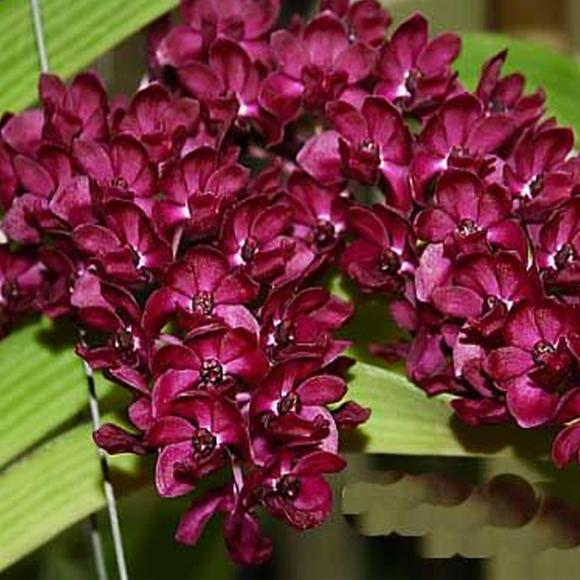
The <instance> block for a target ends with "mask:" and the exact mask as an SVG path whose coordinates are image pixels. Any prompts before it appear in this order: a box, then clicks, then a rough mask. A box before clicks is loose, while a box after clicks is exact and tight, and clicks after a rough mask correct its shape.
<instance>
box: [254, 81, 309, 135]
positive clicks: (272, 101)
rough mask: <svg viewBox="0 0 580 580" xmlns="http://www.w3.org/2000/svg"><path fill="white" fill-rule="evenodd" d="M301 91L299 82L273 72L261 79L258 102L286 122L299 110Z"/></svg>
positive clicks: (301, 87) (302, 89)
mask: <svg viewBox="0 0 580 580" xmlns="http://www.w3.org/2000/svg"><path fill="white" fill-rule="evenodd" d="M303 91H304V88H303V86H302V84H301V83H299V82H298V81H295V80H293V79H291V78H290V77H289V76H287V75H285V74H283V73H276V72H275V73H272V74H271V75H270V76H268V77H267V78H266V79H264V81H262V84H261V86H260V94H259V102H260V105H261V106H262V107H264V109H266V111H268V112H269V113H272V115H274V116H275V117H277V118H278V119H280V120H281V121H282V122H283V123H287V122H289V121H292V120H293V119H294V118H295V117H296V116H297V114H298V112H299V111H300V107H301V105H302V93H303Z"/></svg>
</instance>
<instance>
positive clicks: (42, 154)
mask: <svg viewBox="0 0 580 580" xmlns="http://www.w3.org/2000/svg"><path fill="white" fill-rule="evenodd" d="M278 9H279V6H278V3H277V2H276V1H270V2H255V1H249V0H248V1H246V2H239V1H237V0H236V1H232V2H220V3H219V11H218V10H217V8H216V4H215V3H214V2H205V1H185V2H183V3H182V12H183V17H184V24H183V25H181V26H178V27H177V28H173V29H169V30H154V31H153V33H152V35H151V39H150V42H151V46H150V65H151V80H150V82H148V83H146V84H145V85H144V86H142V87H141V88H140V90H139V91H138V92H137V93H136V94H135V95H134V96H133V97H132V98H131V99H114V100H111V99H109V98H108V96H107V94H106V91H105V89H104V87H103V85H102V83H101V81H100V80H99V78H98V77H97V76H96V75H94V74H92V73H82V74H79V75H78V76H77V77H75V78H74V79H73V80H72V82H71V83H70V85H68V86H67V85H65V84H64V83H63V82H62V81H61V80H60V79H59V78H57V77H56V76H53V75H43V76H42V77H41V79H40V83H39V98H40V104H41V106H40V108H39V109H37V110H32V111H28V112H25V113H22V114H18V115H7V116H5V117H4V118H3V119H2V122H1V125H0V203H1V205H2V212H3V219H2V232H3V235H4V236H5V238H6V241H7V242H9V245H8V244H6V245H4V246H2V248H1V253H0V272H1V275H0V284H1V290H2V292H1V297H2V298H1V302H0V312H1V314H2V316H1V324H2V326H1V327H2V329H3V331H6V330H8V329H9V328H10V325H11V324H12V323H13V322H14V321H15V320H16V318H17V317H18V316H20V315H22V314H23V313H26V312H31V311H38V312H43V313H45V314H48V315H49V316H51V317H53V318H57V317H62V316H69V317H72V318H73V319H74V320H76V321H77V323H78V325H79V328H80V329H81V331H80V333H79V342H78V345H77V352H78V354H79V355H80V356H81V357H82V358H83V359H84V360H86V361H87V362H88V363H89V364H90V366H91V367H92V368H93V369H95V370H100V371H102V372H103V373H104V374H105V375H106V376H107V377H108V378H109V379H111V380H112V381H114V382H116V383H118V384H119V385H121V386H122V387H124V388H125V389H127V390H128V391H129V393H130V395H131V403H130V406H129V407H128V410H127V414H128V419H129V423H130V426H129V428H128V429H125V428H122V427H120V426H118V425H113V424H106V425H103V426H102V427H101V428H100V429H99V430H98V431H97V432H96V433H95V440H96V442H97V444H98V445H100V446H101V447H102V448H103V449H105V450H107V451H108V452H110V453H134V454H147V453H151V454H154V455H155V456H156V467H155V485H156V488H157V491H158V493H159V495H160V496H162V497H176V496H183V495H186V494H192V493H193V494H194V500H193V503H192V505H191V507H190V508H189V509H188V511H187V512H186V513H185V515H184V516H183V518H182V520H181V522H180V524H179V526H178V530H177V539H178V540H179V541H181V542H184V543H186V544H194V543H195V542H196V541H197V539H198V538H199V536H200V535H201V533H202V530H203V527H204V525H205V524H206V522H207V521H208V520H209V519H210V518H212V517H213V516H214V515H217V514H221V515H222V516H223V521H224V535H225V539H226V544H227V547H228V550H229V552H230V554H231V556H232V557H233V558H234V559H235V560H236V561H237V562H240V563H244V564H255V563H260V562H263V561H264V560H265V559H267V558H268V557H269V555H270V553H271V549H272V547H271V542H270V540H269V539H268V538H266V537H264V536H263V535H262V534H261V532H260V525H259V520H258V518H257V516H258V511H259V509H260V508H261V509H262V510H265V511H267V512H269V513H270V514H271V515H273V516H274V517H276V518H279V519H281V520H284V521H286V522H287V523H289V524H290V525H291V526H293V527H295V528H297V529H298V530H304V529H308V528H311V527H313V526H316V525H318V524H320V523H321V522H322V521H323V520H324V519H325V518H326V517H327V516H328V515H329V513H330V510H331V505H332V501H331V500H332V498H331V489H330V486H329V484H328V483H327V481H326V475H327V474H329V473H333V472H337V471H339V470H341V469H343V468H344V466H345V462H344V460H343V459H342V458H341V457H340V455H339V454H338V442H339V434H340V431H342V430H343V429H352V428H355V427H356V426H357V425H358V424H360V423H361V422H364V421H365V420H366V419H367V418H368V416H369V411H368V410H367V409H365V408H363V407H361V406H360V405H358V404H357V403H355V402H353V401H345V395H346V391H347V386H346V382H345V379H344V376H345V374H346V371H347V369H348V367H349V366H350V364H351V362H352V361H351V360H350V359H348V358H347V357H345V356H344V354H343V353H344V351H345V349H346V348H347V347H348V345H349V343H348V341H346V340H342V339H338V338H336V337H335V331H336V330H338V329H340V328H341V327H342V326H343V325H344V324H345V322H346V321H347V320H348V319H349V318H350V316H351V314H352V305H351V304H350V303H348V302H346V301H344V300H342V299H339V298H337V297H335V296H333V295H331V294H330V293H329V292H328V291H327V290H326V289H324V288H323V287H321V286H317V285H316V281H315V280H316V277H317V276H319V275H320V274H321V273H323V272H324V270H325V269H326V268H327V267H328V266H329V265H331V264H332V263H333V262H335V260H336V257H337V253H338V251H339V250H340V248H341V246H342V244H343V238H344V232H345V230H346V216H347V212H348V209H349V207H350V205H351V203H352V200H351V199H350V195H349V193H348V190H347V189H345V188H343V187H341V186H340V185H339V184H330V185H326V184H321V183H319V182H318V181H316V180H315V179H314V178H313V177H311V176H309V175H308V174H307V173H306V172H304V171H303V170H301V169H300V167H299V166H298V165H297V164H296V162H295V152H296V151H297V150H298V149H299V148H300V146H301V145H300V140H301V139H302V140H304V139H305V137H304V136H301V133H299V132H297V131H294V130H292V131H291V130H290V129H289V130H288V138H287V139H286V138H285V137H284V130H285V128H286V125H287V124H289V123H290V118H291V117H293V116H294V115H295V114H297V112H294V113H293V114H292V115H291V116H287V117H278V116H277V115H275V114H274V113H275V112H277V111H276V110H273V111H271V110H268V109H267V108H266V107H265V106H263V104H262V95H265V94H266V93H267V92H268V91H269V90H270V89H268V88H267V86H268V84H267V83H270V86H271V85H272V83H276V82H277V81H276V80H275V77H274V76H273V75H275V74H278V73H276V72H274V71H275V67H276V70H277V65H276V64H275V57H274V54H275V51H274V48H273V47H274V46H275V45H276V42H277V41H274V40H273V38H274V36H275V35H279V36H278V37H279V38H280V35H282V36H283V35H284V34H286V32H278V33H275V35H272V39H271V35H270V32H271V29H272V27H273V25H274V23H275V21H276V20H277V17H278ZM328 26H330V30H327V27H328ZM308 30H309V31H310V32H300V33H299V32H298V28H297V29H296V30H295V32H294V33H295V34H303V33H304V34H306V35H307V36H312V35H313V36H314V37H315V39H313V43H314V44H316V45H319V44H320V43H325V42H327V39H330V41H331V42H333V39H334V37H335V35H336V34H337V33H338V32H340V34H341V35H342V36H341V39H339V41H340V43H341V44H342V45H344V46H343V48H346V47H347V46H348V45H349V41H348V40H347V38H348V37H347V33H346V24H345V22H343V20H341V18H340V17H339V16H337V15H335V14H333V13H332V12H324V13H323V14H322V15H321V16H319V17H317V18H316V19H315V23H314V24H312V25H310V27H309V29H308ZM294 33H293V34H294ZM288 34H290V33H288ZM357 46H359V45H358V44H357ZM360 47H361V51H362V52H361V55H362V56H363V57H364V58H363V60H364V59H366V54H367V52H373V51H374V49H372V48H370V47H368V48H367V44H366V42H365V43H363V42H362V40H361V43H360ZM312 50H313V51H314V50H315V48H314V45H313V47H312ZM357 50H358V49H357ZM319 52H320V51H318V53H319ZM343 52H344V51H343ZM373 53H374V52H373ZM357 54H358V53H357ZM353 58H354V59H355V60H356V59H358V58H359V56H357V55H356V54H354V55H352V57H349V56H348V51H346V54H345V56H344V57H343V58H341V59H339V60H338V61H337V62H338V63H342V64H340V66H341V67H342V66H347V65H348V63H350V62H351V61H352V59H353ZM345 63H346V64H345ZM304 66H305V67H306V65H304ZM348 66H350V65H348ZM340 70H342V69H340ZM311 73H312V74H315V73H314V71H311ZM279 74H282V73H281V72H280V73H279ZM341 75H342V73H341ZM339 76H340V75H339ZM315 77H316V74H315ZM289 78H290V77H289ZM340 78H342V76H340ZM171 79H173V80H171ZM268 79H269V80H268ZM305 82H306V81H305ZM310 82H314V79H311V81H310ZM340 84H341V86H342V84H343V83H342V81H341V83H340ZM313 90H314V89H313ZM333 91H334V89H333ZM325 94H326V93H325ZM328 94H329V95H330V93H328ZM305 98H306V97H305ZM309 98H310V97H309ZM300 106H301V107H302V103H300ZM301 131H302V133H304V132H305V131H306V134H307V135H308V136H310V135H311V134H312V130H310V131H307V129H306V128H305V126H303V127H302V128H301ZM293 151H294V153H293ZM199 484H203V485H202V488H203V490H204V491H198V490H197V489H196V488H197V487H198V485H199Z"/></svg>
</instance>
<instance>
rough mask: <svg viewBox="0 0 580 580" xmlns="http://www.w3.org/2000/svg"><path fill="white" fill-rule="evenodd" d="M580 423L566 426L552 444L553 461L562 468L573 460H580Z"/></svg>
mask: <svg viewBox="0 0 580 580" xmlns="http://www.w3.org/2000/svg"><path fill="white" fill-rule="evenodd" d="M579 452H580V425H579V424H578V423H576V424H574V425H569V426H567V427H564V428H563V429H562V430H561V431H560V432H559V433H558V435H556V438H555V439H554V442H553V444H552V461H553V462H554V463H555V464H556V467H559V468H562V467H565V466H566V465H568V463H571V462H572V461H573V460H576V461H577V462H580V456H579Z"/></svg>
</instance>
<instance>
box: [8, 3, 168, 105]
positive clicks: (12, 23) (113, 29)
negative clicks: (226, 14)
mask: <svg viewBox="0 0 580 580" xmlns="http://www.w3.org/2000/svg"><path fill="white" fill-rule="evenodd" d="M177 3H178V0H131V1H130V2H128V1H126V0H98V2H95V0H75V1H74V2H71V0H39V4H41V6H42V16H43V23H44V35H45V38H46V45H47V52H48V59H49V63H50V69H51V71H53V72H55V73H57V74H60V75H63V76H65V77H67V76H70V75H72V74H74V73H75V72H77V71H79V70H80V69H82V68H83V67H86V66H88V65H89V64H90V63H91V62H92V61H94V60H95V59H96V58H97V57H99V56H101V55H102V54H104V53H105V52H107V51H108V50H109V49H110V48H112V47H113V46H115V45H116V44H118V43H119V42H121V41H122V40H123V39H125V38H127V37H128V36H130V35H131V34H133V33H134V32H135V31H137V30H139V29H140V28H142V27H143V26H145V25H146V24H148V23H149V22H151V21H152V20H154V19H155V18H157V17H158V16H160V15H161V14H163V13H165V12H167V11H168V10H171V9H172V8H173V7H174V6H176V5H177ZM0 70H1V71H2V92H0V112H3V111H7V110H9V111H16V110H19V109H22V108H24V107H27V106H29V105H31V104H32V103H33V102H34V101H35V100H36V98H37V89H36V87H37V82H38V74H39V61H38V56H37V49H36V44H35V40H34V33H33V28H32V19H31V15H30V2H29V1H28V0H2V2H0Z"/></svg>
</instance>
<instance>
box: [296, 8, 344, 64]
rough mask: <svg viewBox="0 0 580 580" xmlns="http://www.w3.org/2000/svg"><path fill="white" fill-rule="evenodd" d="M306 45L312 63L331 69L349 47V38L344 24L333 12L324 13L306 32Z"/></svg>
mask: <svg viewBox="0 0 580 580" xmlns="http://www.w3.org/2000/svg"><path fill="white" fill-rule="evenodd" d="M304 45H305V46H306V49H307V50H308V54H309V55H310V62H311V63H312V64H314V65H317V66H319V67H320V68H322V69H323V70H324V69H331V70H332V68H333V65H334V63H335V61H336V59H337V58H338V56H339V54H340V53H341V52H343V51H344V50H345V49H346V48H347V47H348V46H349V44H348V37H347V34H346V30H345V28H344V25H343V24H342V22H341V21H340V20H339V19H338V18H337V17H336V16H335V15H334V14H332V13H331V12H323V13H322V14H319V15H318V16H317V17H316V18H314V20H312V21H311V22H310V23H309V24H308V26H307V27H306V30H305V31H304Z"/></svg>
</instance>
